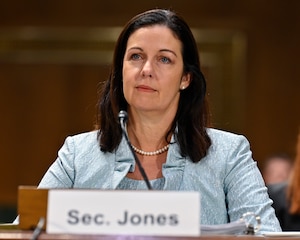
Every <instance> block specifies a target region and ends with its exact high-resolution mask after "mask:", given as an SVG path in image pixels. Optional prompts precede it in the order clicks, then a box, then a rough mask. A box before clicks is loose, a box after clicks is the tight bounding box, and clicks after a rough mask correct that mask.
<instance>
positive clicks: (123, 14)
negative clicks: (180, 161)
mask: <svg viewBox="0 0 300 240" xmlns="http://www.w3.org/2000/svg"><path fill="white" fill-rule="evenodd" d="M155 7H161V8H172V9H173V10H175V11H177V12H178V13H179V14H181V15H182V16H183V17H184V18H185V19H186V21H187V22H188V24H189V25H190V26H191V28H192V30H193V32H194V34H195V37H196V40H197V44H198V47H199V52H200V58H201V64H202V68H203V72H204V74H205V76H206V79H207V83H208V93H209V100H210V105H211V109H212V116H213V123H214V126H215V127H216V128H219V129H223V130H227V131H232V132H235V133H239V134H243V135H245V136H246V137H247V138H248V139H249V141H250V143H251V148H252V151H253V157H254V159H255V160H256V161H257V162H258V165H259V167H263V164H264V160H265V158H266V157H267V156H268V155H270V154H273V153H275V152H285V153H288V154H290V155H292V156H293V155H294V150H295V144H296V136H297V133H298V129H299V125H300V124H299V123H300V119H299V118H300V107H299V104H300V94H299V90H300V71H299V69H300V66H299V65H300V61H299V56H300V44H299V43H300V14H299V12H300V1H298V0H289V1H285V0H264V1H262V0H244V1H237V0H227V1H221V0H219V1H217V0H185V1H182V0H174V1H168V0H160V1H158V0H147V1H137V0H132V1H117V0H110V1H103V0H85V1H66V0H62V1H56V0H53V1H50V0H49V1H48V0H43V1H37V0H36V1H35V0H26V1H25V0H19V1H17V0H2V1H0V109H1V118H0V131H1V134H0V151H1V155H0V222H10V221H12V220H13V219H14V218H15V215H16V211H17V210H16V209H17V192H18V186H19V185H37V184H38V183H39V181H40V179H41V177H42V176H43V174H44V173H45V171H46V170H47V168H48V167H49V166H50V164H51V163H52V162H53V161H54V160H55V158H56V155H57V151H58V149H59V148H60V147H61V145H62V144H63V141H64V139H65V138H66V137H67V136H68V135H73V134H77V133H80V132H84V131H89V130H92V129H93V125H94V120H95V107H96V100H97V87H98V83H99V82H101V81H104V80H105V79H106V78H107V74H108V71H109V67H110V62H111V59H112V53H113V49H114V44H115V41H116V38H117V36H118V34H119V33H120V30H121V28H122V26H123V25H124V24H125V23H126V22H127V21H128V20H129V19H130V18H131V17H132V16H134V15H136V14H137V13H140V12H142V11H144V10H148V9H151V8H155Z"/></svg>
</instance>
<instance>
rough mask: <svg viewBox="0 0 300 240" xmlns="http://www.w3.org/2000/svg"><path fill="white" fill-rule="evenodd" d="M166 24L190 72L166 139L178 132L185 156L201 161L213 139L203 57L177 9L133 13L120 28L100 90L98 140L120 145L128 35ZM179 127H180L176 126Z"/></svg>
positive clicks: (106, 147) (107, 148) (106, 146)
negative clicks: (189, 80)
mask: <svg viewBox="0 0 300 240" xmlns="http://www.w3.org/2000/svg"><path fill="white" fill-rule="evenodd" d="M153 25H163V26H166V27H168V28H169V29H170V30H171V31H172V32H173V33H174V35H175V36H176V37H177V38H178V39H179V40H180V41H181V44H182V56H183V64H184V73H185V74H187V73H189V74H190V76H191V83H190V85H189V87H188V88H186V89H184V90H182V91H181V93H180V99H179V105H178V109H177V113H176V115H175V118H174V120H173V122H172V125H171V127H170V130H169V132H168V133H167V134H166V139H167V137H168V136H170V134H173V133H174V134H175V140H176V141H177V142H178V144H179V146H180V150H181V155H182V156H188V157H190V159H191V160H192V161H193V162H198V161H200V160H201V158H203V157H204V156H206V154H207V151H208V148H209V146H210V145H211V140H210V138H209V136H208V134H207V132H206V127H208V125H209V124H210V120H209V118H210V115H209V109H208V104H207V99H206V81H205V78H204V76H203V74H202V72H201V70H200V60H199V55H198V49H197V45H196V41H195V39H194V36H193V34H192V32H191V30H190V28H189V26H188V25H187V23H186V22H185V21H184V20H183V19H182V18H181V17H180V16H179V15H177V14H176V13H175V12H173V11H171V10H164V9H154V10H149V11H146V12H143V13H141V14H139V15H137V16H135V17H133V18H132V19H131V20H130V21H129V22H128V23H127V24H126V25H125V27H124V29H123V31H122V32H121V34H120V36H119V38H118V40H117V43H116V47H115V52H114V57H113V64H112V68H111V71H110V74H109V77H108V80H107V81H106V82H105V83H104V86H103V87H102V89H101V92H100V94H101V95H100V99H99V102H98V113H97V127H98V128H99V132H98V140H99V144H100V147H101V150H102V151H104V152H112V151H114V150H115V149H116V147H118V145H119V144H120V141H121V138H122V131H121V128H120V126H119V122H118V113H119V111H120V110H127V105H128V103H127V101H126V100H125V98H124V94H123V86H122V78H123V76H122V68H123V58H124V55H125V51H126V47H127V42H128V38H129V37H130V35H131V34H132V33H133V32H135V31H136V30H137V29H140V28H143V27H148V26H153ZM176 127H177V131H176V132H175V129H176Z"/></svg>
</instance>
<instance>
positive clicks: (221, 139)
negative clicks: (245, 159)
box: [207, 128, 249, 149]
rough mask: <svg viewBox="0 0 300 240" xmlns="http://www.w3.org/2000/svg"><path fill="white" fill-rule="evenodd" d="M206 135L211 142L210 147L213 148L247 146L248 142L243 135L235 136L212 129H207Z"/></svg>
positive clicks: (234, 134)
mask: <svg viewBox="0 0 300 240" xmlns="http://www.w3.org/2000/svg"><path fill="white" fill-rule="evenodd" d="M207 134H208V136H209V137H210V139H211V141H212V147H213V148H216V147H218V148H220V147H222V148H224V147H225V148H226V149H227V148H230V149H233V148H236V147H239V146H241V145H245V146H248V145H249V142H248V140H247V138H246V137H245V136H244V135H241V134H236V133H232V132H228V131H224V130H219V129H214V128H208V129H207Z"/></svg>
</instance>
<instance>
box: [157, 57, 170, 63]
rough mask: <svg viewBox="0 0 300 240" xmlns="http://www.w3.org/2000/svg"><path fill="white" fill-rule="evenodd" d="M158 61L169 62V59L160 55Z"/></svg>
mask: <svg viewBox="0 0 300 240" xmlns="http://www.w3.org/2000/svg"><path fill="white" fill-rule="evenodd" d="M160 61H161V62H163V63H171V60H170V58H168V57H161V58H160Z"/></svg>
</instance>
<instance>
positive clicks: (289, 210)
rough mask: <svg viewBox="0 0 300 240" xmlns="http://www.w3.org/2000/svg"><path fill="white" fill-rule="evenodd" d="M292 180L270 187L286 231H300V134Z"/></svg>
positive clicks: (275, 206) (278, 215)
mask: <svg viewBox="0 0 300 240" xmlns="http://www.w3.org/2000/svg"><path fill="white" fill-rule="evenodd" d="M293 166H294V167H293V169H292V172H291V176H290V179H289V180H288V181H286V182H283V183H278V184H271V185H268V189H269V194H270V197H271V199H272V200H273V201H274V203H273V207H274V208H275V213H276V215H277V217H278V220H279V222H280V225H281V228H282V230H284V231H300V191H299V189H300V132H299V134H298V142H297V145H296V157H295V162H294V164H293Z"/></svg>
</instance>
